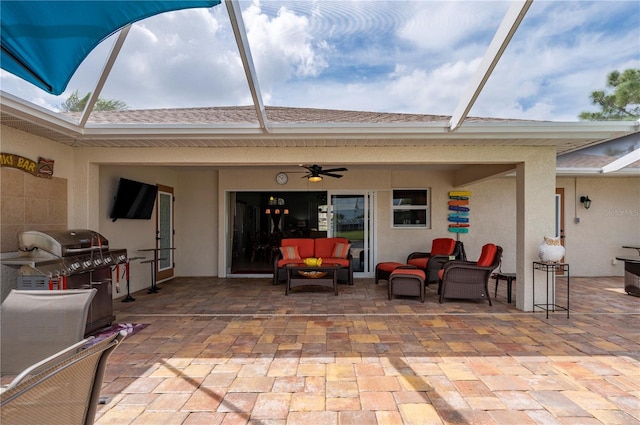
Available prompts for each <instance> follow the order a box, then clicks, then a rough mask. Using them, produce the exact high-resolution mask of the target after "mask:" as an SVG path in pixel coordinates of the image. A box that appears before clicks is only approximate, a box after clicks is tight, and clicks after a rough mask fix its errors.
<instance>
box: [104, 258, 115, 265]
mask: <svg viewBox="0 0 640 425" xmlns="http://www.w3.org/2000/svg"><path fill="white" fill-rule="evenodd" d="M112 261H113V259H112V258H111V257H106V258H105V259H104V263H105V264H109V263H111V262H112Z"/></svg>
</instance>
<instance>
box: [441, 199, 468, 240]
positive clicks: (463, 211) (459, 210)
mask: <svg viewBox="0 0 640 425" xmlns="http://www.w3.org/2000/svg"><path fill="white" fill-rule="evenodd" d="M470 196H471V192H467V191H452V192H449V217H448V218H447V220H448V221H449V231H450V232H451V233H469V211H470V208H469V206H468V205H469V197H470Z"/></svg>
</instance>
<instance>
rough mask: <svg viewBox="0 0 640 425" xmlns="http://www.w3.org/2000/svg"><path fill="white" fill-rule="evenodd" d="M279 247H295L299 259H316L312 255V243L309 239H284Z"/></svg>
mask: <svg viewBox="0 0 640 425" xmlns="http://www.w3.org/2000/svg"><path fill="white" fill-rule="evenodd" d="M280 246H281V247H285V246H297V247H298V254H300V258H310V257H317V255H315V254H314V242H313V239H311V238H286V239H282V241H281V242H280Z"/></svg>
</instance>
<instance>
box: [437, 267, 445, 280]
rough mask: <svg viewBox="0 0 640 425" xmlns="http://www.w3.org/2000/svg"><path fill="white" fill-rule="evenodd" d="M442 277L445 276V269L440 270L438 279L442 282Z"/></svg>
mask: <svg viewBox="0 0 640 425" xmlns="http://www.w3.org/2000/svg"><path fill="white" fill-rule="evenodd" d="M442 276H444V269H440V270H438V279H440V280H442Z"/></svg>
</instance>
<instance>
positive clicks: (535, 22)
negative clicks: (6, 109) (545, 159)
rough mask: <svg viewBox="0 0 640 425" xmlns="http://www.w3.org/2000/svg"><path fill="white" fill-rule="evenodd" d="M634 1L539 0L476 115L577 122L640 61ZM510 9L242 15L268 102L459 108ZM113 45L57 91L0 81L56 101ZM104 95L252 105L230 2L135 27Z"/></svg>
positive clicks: (98, 65)
mask: <svg viewBox="0 0 640 425" xmlns="http://www.w3.org/2000/svg"><path fill="white" fill-rule="evenodd" d="M631 3H633V2H624V1H623V2H616V1H609V2H601V1H593V2H588V1H579V2H572V1H568V2H547V1H538V2H534V3H533V5H532V6H531V9H530V10H529V12H528V14H527V16H526V17H525V20H524V22H523V24H522V26H521V28H520V29H519V31H518V32H517V33H516V36H515V37H514V39H513V41H512V42H511V44H510V45H509V47H508V49H507V51H506V52H505V54H504V56H503V58H502V59H501V61H500V63H499V64H498V66H497V67H496V69H495V71H494V73H493V75H492V76H491V78H490V80H489V82H488V83H487V85H486V87H485V89H484V90H483V92H482V94H481V95H480V97H479V99H478V101H477V103H476V105H475V106H474V108H473V109H472V110H471V115H474V116H493V117H503V118H509V117H513V118H531V119H563V120H575V119H576V117H577V114H578V113H579V112H580V111H582V110H586V109H590V108H592V106H591V105H590V102H589V99H588V96H589V94H590V92H591V91H593V90H596V89H600V88H604V86H605V83H606V79H605V78H606V75H607V74H608V73H609V72H611V71H612V70H614V69H620V70H623V69H627V68H629V67H640V46H639V43H638V39H639V38H640V29H638V28H640V13H639V12H638V11H637V8H636V9H635V11H634V9H633V8H632V7H630V4H631ZM243 5H244V3H243ZM508 7H509V4H508V3H507V2H501V1H498V2H485V1H475V2H462V1H444V2H439V1H408V2H404V1H403V2H384V1H373V2H364V1H354V2H349V1H340V2H337V1H303V2H284V3H282V2H275V1H265V2H264V3H260V2H258V1H254V2H253V3H251V4H250V5H249V6H248V7H247V8H246V9H245V10H244V11H243V19H244V22H245V27H246V28H247V31H248V37H249V40H250V47H251V51H252V55H253V59H254V61H255V65H256V69H257V73H258V81H259V84H260V87H261V89H262V96H263V99H264V101H265V103H266V104H267V105H278V106H302V107H322V108H336V109H358V110H371V111H388V112H415V113H427V114H451V113H452V112H453V111H454V110H455V107H456V105H457V104H458V102H459V98H460V96H461V94H462V93H463V92H464V90H466V89H467V85H468V84H469V79H470V78H471V76H472V75H473V73H474V72H475V69H476V68H477V66H478V63H479V61H480V59H481V58H482V56H483V55H484V51H485V49H486V47H487V45H488V44H489V41H490V40H491V38H492V36H493V33H494V32H495V29H496V28H497V27H498V25H499V23H500V20H501V19H502V17H503V16H504V13H505V12H506V10H507V8H508ZM625 8H626V12H625V13H623V14H620V11H621V10H624V9H625ZM634 13H635V15H634ZM634 23H635V24H636V25H635V28H634V25H633V24H634ZM108 51H109V45H108V44H105V45H100V46H99V47H98V48H97V49H96V52H94V53H92V55H90V57H89V58H88V59H87V60H86V61H85V63H83V65H82V67H81V69H80V70H79V71H78V72H77V73H76V75H75V76H74V77H73V79H72V82H71V84H70V85H69V87H68V90H67V92H66V93H65V94H64V95H63V96H60V97H59V98H56V97H55V96H50V95H48V94H46V93H44V92H43V91H41V90H39V89H36V88H34V87H33V86H31V85H29V84H27V83H23V82H22V83H20V81H18V82H17V83H16V80H17V79H16V78H8V77H7V75H8V74H7V73H6V72H3V73H2V74H0V77H1V80H0V82H1V83H2V89H3V90H7V91H9V92H10V93H15V94H18V95H19V96H21V97H23V98H25V99H27V100H30V101H33V102H34V103H38V104H39V105H44V106H47V105H58V104H59V103H61V102H62V100H64V99H66V97H67V96H68V95H69V94H70V93H71V92H72V91H74V90H76V89H77V90H79V92H80V93H86V92H88V91H90V90H92V89H93V87H94V85H95V82H96V80H97V77H98V75H97V73H98V72H99V71H100V70H101V69H102V67H103V66H104V63H105V59H106V57H107V54H108ZM102 96H103V97H104V98H110V99H120V100H124V101H125V102H127V103H128V104H129V105H130V106H131V107H133V108H157V107H189V106H222V105H246V104H250V103H251V97H250V93H249V90H248V85H247V81H246V78H245V74H244V70H243V68H242V64H241V61H240V56H239V52H238V49H237V46H236V43H235V39H234V37H233V34H232V31H231V28H230V24H229V18H228V15H227V11H226V9H225V5H224V4H222V5H220V6H217V7H214V8H212V9H192V10H185V11H181V12H174V13H168V14H163V15H159V16H156V17H153V18H150V19H148V20H145V21H143V22H141V23H139V24H136V25H134V27H133V29H132V31H131V32H130V34H129V37H128V39H127V41H126V43H125V46H124V48H123V50H122V52H121V54H120V56H119V57H118V59H117V61H116V63H115V66H114V69H113V71H112V73H111V75H110V77H109V79H108V80H107V84H106V86H105V89H104V91H103V93H102Z"/></svg>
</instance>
